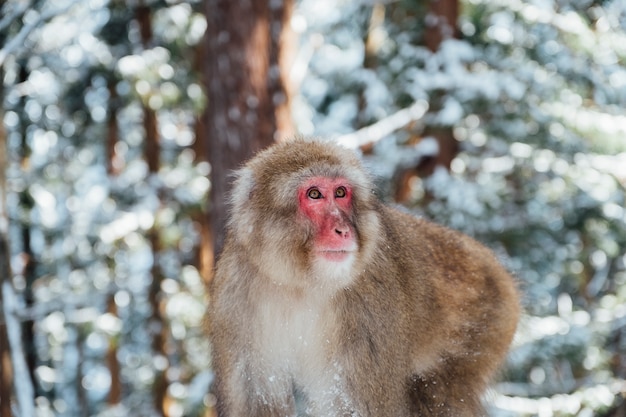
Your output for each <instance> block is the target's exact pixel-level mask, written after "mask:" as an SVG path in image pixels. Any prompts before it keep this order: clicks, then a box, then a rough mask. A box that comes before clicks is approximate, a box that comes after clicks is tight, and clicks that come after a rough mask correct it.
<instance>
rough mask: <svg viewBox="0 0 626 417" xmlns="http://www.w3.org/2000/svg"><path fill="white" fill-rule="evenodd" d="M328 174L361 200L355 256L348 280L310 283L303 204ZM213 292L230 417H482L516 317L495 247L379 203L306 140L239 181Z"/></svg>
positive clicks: (283, 148)
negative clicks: (309, 186)
mask: <svg viewBox="0 0 626 417" xmlns="http://www.w3.org/2000/svg"><path fill="white" fill-rule="evenodd" d="M320 175H325V176H330V177H344V178H346V179H347V180H348V181H349V182H350V183H351V184H352V186H353V187H354V189H355V191H354V199H353V205H354V208H353V215H352V218H351V221H352V222H353V226H354V229H355V230H356V234H357V241H358V244H359V248H360V250H359V254H358V256H357V259H356V261H355V263H354V267H353V268H352V274H351V276H350V277H346V279H345V280H337V281H336V280H331V279H327V278H328V277H319V276H314V274H311V273H310V268H309V267H310V264H311V257H312V256H313V255H312V253H311V243H310V242H311V240H312V239H311V237H312V236H311V235H312V233H313V232H312V230H311V227H310V225H308V224H307V222H306V219H303V218H302V217H301V216H300V215H299V214H298V207H297V198H296V197H295V192H296V189H297V187H298V185H299V184H300V183H301V182H302V181H304V180H306V179H307V178H310V177H312V176H320ZM211 293H212V297H213V298H212V301H211V305H210V312H209V322H210V339H211V342H212V344H213V366H214V370H215V373H216V384H215V393H216V395H217V398H218V413H219V415H220V416H222V417H225V416H228V417H237V416H241V417H244V416H246V417H249V416H259V417H261V416H294V415H296V414H297V413H299V415H307V416H320V417H327V416H362V417H366V416H384V417H409V416H450V417H452V416H454V417H459V416H461V417H463V416H468V417H469V416H472V417H473V416H479V415H482V414H483V413H484V412H483V408H482V405H481V395H482V394H483V392H484V390H485V388H486V384H487V383H488V382H489V379H490V377H491V376H492V375H493V373H494V372H495V370H496V369H497V367H498V366H499V365H500V363H501V362H502V360H503V358H504V357H505V355H506V352H507V349H508V346H509V344H510V341H511V339H512V337H513V333H514V332H515V328H516V325H517V320H518V316H519V302H518V295H517V291H516V288H515V285H514V282H513V280H512V278H511V277H510V276H509V275H508V274H507V272H506V271H505V270H504V269H503V268H502V267H501V266H500V265H499V264H498V262H497V260H496V259H495V257H494V256H493V254H492V253H491V252H490V251H489V250H488V249H486V248H485V247H483V246H482V245H480V244H479V243H478V242H476V241H474V240H472V239H471V238H469V237H467V236H464V235H462V234H460V233H458V232H455V231H451V230H448V229H446V228H443V227H441V226H437V225H434V224H432V223H429V222H427V221H425V220H419V219H416V218H414V217H412V216H409V215H407V214H404V213H401V212H399V211H397V210H395V209H392V208H389V207H386V206H384V205H382V204H381V203H379V202H378V201H377V200H376V199H375V198H374V196H373V194H372V185H371V183H370V180H369V179H368V176H367V175H366V174H365V173H364V171H363V169H362V168H361V164H360V162H359V160H358V158H357V157H356V156H355V155H354V154H353V153H352V152H351V151H348V150H345V149H342V148H339V147H337V146H334V145H330V144H323V143H319V142H309V141H306V140H296V141H292V142H287V143H282V144H278V145H275V146H273V147H271V148H270V149H268V150H266V151H264V152H261V153H260V154H258V155H257V156H256V157H255V158H253V159H252V160H251V161H250V162H248V164H247V165H246V166H245V167H244V168H243V169H242V170H241V171H240V172H239V174H238V179H237V181H236V184H235V188H234V191H233V198H232V217H231V221H230V224H229V231H228V234H227V238H226V245H225V248H224V251H223V253H222V255H221V258H220V259H219V261H218V264H217V268H216V275H215V279H214V281H213V284H212V288H211ZM294 393H297V395H294ZM296 397H298V398H302V401H301V403H302V404H301V405H296V400H295V398H296Z"/></svg>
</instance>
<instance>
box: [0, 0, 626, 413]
mask: <svg viewBox="0 0 626 417" xmlns="http://www.w3.org/2000/svg"><path fill="white" fill-rule="evenodd" d="M0 79H1V80H2V84H1V85H0V102H1V103H2V104H1V105H0V120H2V123H1V124H0V282H1V292H2V294H1V295H2V297H1V298H0V306H1V311H0V415H1V416H3V417H4V416H7V417H8V416H12V415H13V416H20V417H31V416H42V417H43V416H102V417H104V416H129V415H132V416H164V417H179V416H212V415H214V414H213V413H214V411H213V409H212V405H213V404H214V398H213V397H212V396H211V395H210V394H209V388H210V383H211V380H212V374H211V369H210V365H209V364H210V351H209V348H208V342H207V341H206V339H205V338H204V336H203V330H202V326H203V320H204V313H205V308H206V305H207V303H208V302H209V301H208V300H209V298H208V294H207V293H206V289H205V288H206V283H207V281H208V280H210V277H211V267H212V263H213V253H214V252H215V250H216V249H217V250H219V247H220V245H221V238H222V233H221V230H222V227H223V226H222V225H223V222H224V204H223V201H224V194H225V192H226V190H227V186H228V173H229V170H230V169H232V168H234V167H237V166H238V165H239V164H240V163H241V161H242V160H244V159H246V158H248V157H249V156H250V155H252V154H253V153H254V152H255V151H256V150H258V149H260V148H262V147H264V146H267V145H268V144H270V143H271V142H273V141H275V140H281V139H283V138H285V137H288V136H289V135H292V134H294V133H295V132H298V133H300V134H304V135H319V136H325V137H329V138H332V139H335V140H338V141H340V142H343V143H344V144H346V145H348V146H352V147H355V148H358V149H360V151H361V152H362V153H363V157H364V159H365V161H366V164H367V165H368V167H369V168H370V169H371V170H372V171H373V172H374V173H375V175H376V178H377V183H378V185H379V187H380V195H381V197H382V198H384V199H385V200H387V201H389V202H391V203H393V204H402V205H404V206H406V207H408V209H410V210H412V211H414V212H415V213H416V214H418V215H421V216H425V217H428V218H431V219H434V220H436V221H437V222H440V223H443V224H446V225H449V226H451V227H453V228H456V229H459V230H462V231H464V232H466V233H468V234H470V235H472V236H474V237H476V238H477V239H479V240H481V241H482V242H485V243H486V244H487V245H489V246H491V247H492V248H493V249H494V250H495V251H496V252H497V253H498V255H499V256H500V257H501V259H502V261H503V262H504V263H505V264H506V265H507V267H508V268H509V269H510V270H511V271H512V272H514V273H515V275H516V276H517V277H518V279H519V282H520V286H521V288H522V290H523V292H524V305H525V309H526V314H525V317H524V318H523V320H522V322H521V324H520V328H519V331H518V335H517V337H516V340H515V342H514V346H513V348H512V351H511V353H510V356H509V360H508V362H507V366H506V369H505V370H504V372H503V373H502V375H501V376H500V377H499V379H498V381H497V383H496V384H495V386H494V389H493V390H492V391H491V392H490V393H489V395H488V398H489V400H490V401H491V403H492V407H491V409H490V410H491V414H492V415H493V416H540V417H547V416H580V417H589V416H603V417H617V416H622V417H623V416H626V402H625V399H624V395H625V394H624V393H625V392H626V383H625V378H626V210H625V208H624V206H625V202H626V192H625V187H626V1H624V0H572V1H561V0H531V1H521V0H432V1H431V0H388V1H376V0H335V1H331V0H299V1H294V0H254V1H251V0H204V1H200V0H197V1H188V2H185V1H181V0H127V1H123V0H88V1H82V0H55V1H45V0H5V1H4V2H1V3H0Z"/></svg>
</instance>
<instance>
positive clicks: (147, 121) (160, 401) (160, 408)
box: [135, 2, 169, 417]
mask: <svg viewBox="0 0 626 417" xmlns="http://www.w3.org/2000/svg"><path fill="white" fill-rule="evenodd" d="M135 17H136V19H137V22H138V23H139V33H140V34H141V41H142V44H143V46H144V48H146V49H147V48H149V47H150V46H151V45H152V42H153V40H152V11H151V9H150V7H149V6H148V5H146V4H143V2H142V3H141V4H140V5H139V6H138V7H137V8H136V9H135ZM143 126H144V131H145V148H144V157H145V159H146V162H147V164H148V172H149V173H150V175H156V174H157V173H158V172H159V168H160V166H161V164H160V154H161V148H160V143H159V136H158V129H157V115H156V112H155V111H154V109H152V108H150V106H149V105H148V103H143ZM159 199H160V197H159ZM148 239H149V240H150V246H151V248H152V255H153V264H152V270H151V274H152V283H151V284H150V289H149V293H148V301H149V302H150V306H151V307H152V317H151V318H150V323H149V326H150V329H151V335H152V352H153V355H155V358H157V359H158V360H159V362H163V363H165V365H163V366H160V367H159V369H156V370H155V377H154V384H153V388H152V390H153V393H152V394H153V398H154V407H155V409H156V411H157V412H158V413H159V415H161V416H164V417H167V416H168V415H169V413H168V409H167V408H168V407H167V406H166V403H167V387H168V383H167V362H166V359H167V351H166V342H167V335H168V331H167V330H168V329H167V327H166V323H165V320H164V319H163V314H162V307H161V283H162V281H163V273H162V271H161V268H160V266H159V253H160V251H161V241H160V236H159V230H158V228H157V226H156V225H154V226H153V227H152V228H151V229H150V230H149V231H148Z"/></svg>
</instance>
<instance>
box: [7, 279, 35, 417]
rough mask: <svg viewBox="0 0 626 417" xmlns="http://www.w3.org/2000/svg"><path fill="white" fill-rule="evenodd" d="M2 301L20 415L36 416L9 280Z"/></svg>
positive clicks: (32, 390)
mask: <svg viewBox="0 0 626 417" xmlns="http://www.w3.org/2000/svg"><path fill="white" fill-rule="evenodd" d="M2 301H3V303H2V306H3V314H4V320H5V321H6V326H7V335H8V339H9V346H10V349H11V362H12V363H13V375H14V377H13V384H14V387H15V398H16V400H17V410H18V416H21V417H29V416H34V415H35V407H34V398H35V394H34V393H35V391H34V389H33V384H32V381H31V379H30V374H29V373H28V366H27V365H26V360H25V359H24V355H23V352H24V348H23V346H22V335H21V331H20V323H19V321H18V320H17V318H16V317H15V312H16V311H17V298H16V295H15V292H14V291H13V286H12V285H11V284H10V283H9V281H8V280H6V281H4V282H3V283H2Z"/></svg>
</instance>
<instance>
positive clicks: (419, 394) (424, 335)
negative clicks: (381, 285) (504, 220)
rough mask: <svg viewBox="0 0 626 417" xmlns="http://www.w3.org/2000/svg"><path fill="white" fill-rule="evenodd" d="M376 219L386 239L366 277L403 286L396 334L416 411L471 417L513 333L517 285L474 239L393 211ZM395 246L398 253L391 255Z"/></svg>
mask: <svg viewBox="0 0 626 417" xmlns="http://www.w3.org/2000/svg"><path fill="white" fill-rule="evenodd" d="M380 213H381V226H382V230H383V235H384V236H383V237H381V239H380V241H381V243H380V245H379V247H378V251H377V252H378V253H377V254H376V256H375V257H376V258H378V259H379V261H378V262H376V263H375V264H379V265H385V269H379V268H377V267H376V266H374V267H373V268H372V270H371V271H370V274H366V277H364V279H365V280H367V279H370V280H372V281H373V282H376V281H378V280H380V279H385V278H391V277H397V279H398V280H400V281H401V282H399V283H398V284H397V286H396V287H395V288H397V289H398V290H399V291H401V293H400V294H397V295H396V296H395V297H394V299H395V300H396V302H397V303H398V304H397V306H398V307H400V305H401V307H400V308H401V309H402V310H403V311H405V313H403V314H402V318H401V322H400V323H398V324H397V326H398V328H397V330H400V331H399V333H400V334H405V335H406V336H405V337H407V340H406V341H405V342H406V344H407V346H409V347H410V352H409V355H410V357H411V358H412V359H413V364H412V365H413V368H412V372H413V376H412V384H411V390H412V391H411V392H412V393H411V395H412V396H413V397H414V398H413V406H414V407H417V408H416V409H415V412H416V413H432V410H431V409H432V408H433V407H437V406H439V407H442V413H441V415H459V416H463V415H476V411H475V410H479V409H481V405H480V395H481V393H482V392H483V390H484V388H485V385H486V384H487V383H488V381H489V379H490V378H491V377H492V376H493V373H494V372H495V370H496V369H497V368H498V366H499V365H500V364H501V362H502V361H503V360H504V357H505V355H506V352H507V350H508V347H509V345H510V342H511V339H512V337H513V334H514V333H515V329H516V327H517V321H518V318H519V312H520V307H519V298H518V292H517V288H516V285H515V282H514V280H513V278H512V277H511V276H510V275H509V274H508V273H507V271H506V270H505V269H504V268H503V267H502V266H501V265H500V263H499V262H498V260H497V259H496V257H495V255H494V254H493V253H492V252H491V251H490V250H489V249H487V248H486V247H485V246H483V245H482V244H480V243H479V242H477V241H475V240H474V239H472V238H470V237H468V236H466V235H464V234H461V233H459V232H457V231H454V230H451V229H448V228H445V227H442V226H439V225H436V224H434V223H431V222H428V221H426V220H424V219H418V218H415V217H413V216H411V215H409V214H406V213H402V212H400V211H398V210H396V209H393V208H390V207H386V206H382V207H380ZM392 247H402V248H403V250H402V251H401V253H393V252H392V251H390V250H389V249H390V248H392ZM389 265H392V266H393V268H394V269H395V271H389V270H388V269H389ZM378 277H382V278H378ZM376 285H377V284H373V285H371V286H370V289H371V288H373V287H376ZM363 287H368V285H364V286H363ZM385 291H386V290H385ZM390 307H391V306H390ZM391 308H393V307H391ZM400 308H399V309H400ZM406 312H408V313H406ZM394 330H396V329H394ZM438 384H439V385H438ZM433 398H436V400H434V399H433ZM444 409H446V410H448V412H443V410H444ZM450 410H455V411H453V412H452V413H450V412H449V411H450ZM455 413H456V414H455ZM420 415H421V414H420ZM427 415H431V414H427ZM435 415H437V414H435Z"/></svg>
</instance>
